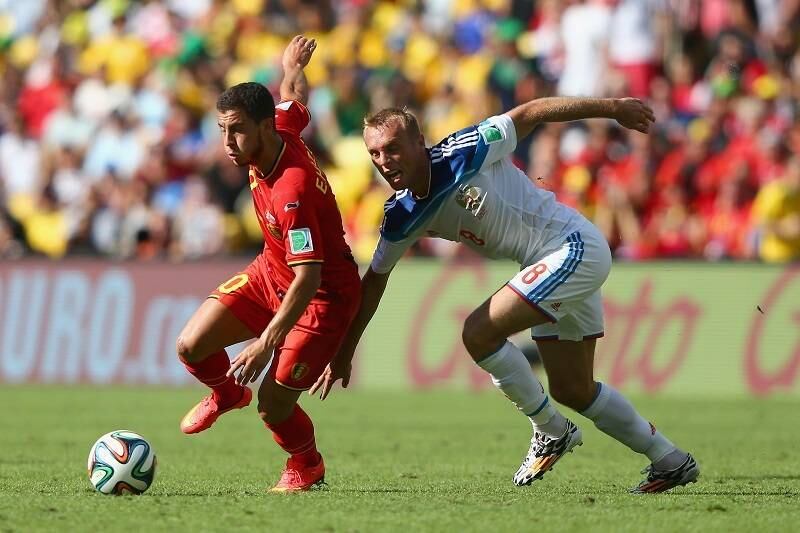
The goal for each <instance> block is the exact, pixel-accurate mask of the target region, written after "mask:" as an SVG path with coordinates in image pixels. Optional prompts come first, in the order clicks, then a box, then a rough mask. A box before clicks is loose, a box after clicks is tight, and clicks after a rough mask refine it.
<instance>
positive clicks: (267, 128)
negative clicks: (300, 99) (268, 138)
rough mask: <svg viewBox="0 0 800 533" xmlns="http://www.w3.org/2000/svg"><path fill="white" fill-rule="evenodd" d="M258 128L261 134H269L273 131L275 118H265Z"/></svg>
mask: <svg viewBox="0 0 800 533" xmlns="http://www.w3.org/2000/svg"><path fill="white" fill-rule="evenodd" d="M258 126H259V128H260V129H261V131H262V133H270V132H272V131H273V130H274V129H275V118H274V117H273V118H265V119H264V120H262V121H261V123H260V124H259V125H258Z"/></svg>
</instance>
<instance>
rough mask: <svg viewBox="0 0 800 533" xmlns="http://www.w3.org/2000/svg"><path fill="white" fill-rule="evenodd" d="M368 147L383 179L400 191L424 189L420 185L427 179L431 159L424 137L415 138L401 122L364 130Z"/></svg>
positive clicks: (373, 162) (365, 142)
mask: <svg viewBox="0 0 800 533" xmlns="http://www.w3.org/2000/svg"><path fill="white" fill-rule="evenodd" d="M364 144H366V145H367V151H368V152H369V155H370V157H371V158H372V164H373V165H375V168H377V169H378V172H380V174H381V176H383V179H385V180H386V182H387V183H388V184H389V185H390V186H391V187H392V189H394V190H396V191H402V190H403V189H412V190H414V189H417V188H420V187H419V186H417V187H415V185H418V182H421V181H423V180H427V177H428V174H427V168H426V167H427V165H428V158H427V156H426V153H425V141H424V140H423V139H422V136H421V135H420V136H419V137H418V138H412V136H411V135H409V134H408V132H406V131H405V129H404V128H403V125H402V124H401V123H400V122H399V121H396V122H391V123H389V124H386V125H384V126H380V127H368V128H366V129H365V130H364Z"/></svg>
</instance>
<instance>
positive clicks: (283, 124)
mask: <svg viewBox="0 0 800 533" xmlns="http://www.w3.org/2000/svg"><path fill="white" fill-rule="evenodd" d="M309 121H311V113H309V112H308V109H307V108H306V106H304V105H303V104H301V103H300V102H298V101H297V100H285V101H283V102H281V103H279V104H278V105H276V106H275V129H276V130H283V131H288V132H290V133H294V134H295V135H300V132H301V131H303V130H304V129H305V127H306V126H308V123H309Z"/></svg>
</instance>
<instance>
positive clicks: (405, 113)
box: [364, 107, 421, 138]
mask: <svg viewBox="0 0 800 533" xmlns="http://www.w3.org/2000/svg"><path fill="white" fill-rule="evenodd" d="M392 122H399V123H400V124H402V125H403V130H405V132H406V133H407V134H408V135H409V136H410V137H411V138H417V137H419V136H420V133H421V132H420V129H419V123H418V122H417V117H415V116H414V115H413V114H412V113H411V112H410V111H409V110H408V109H407V108H405V107H403V108H400V107H389V108H386V109H381V110H380V111H378V112H377V113H373V114H371V115H367V116H366V117H364V129H367V128H382V127H385V126H386V125H388V124H390V123H392Z"/></svg>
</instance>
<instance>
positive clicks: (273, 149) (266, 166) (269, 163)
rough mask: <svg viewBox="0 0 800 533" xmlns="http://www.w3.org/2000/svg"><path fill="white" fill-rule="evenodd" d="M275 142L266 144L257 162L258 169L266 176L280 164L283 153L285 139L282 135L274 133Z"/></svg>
mask: <svg viewBox="0 0 800 533" xmlns="http://www.w3.org/2000/svg"><path fill="white" fill-rule="evenodd" d="M274 136H275V137H274V139H273V142H272V143H271V145H270V146H269V147H267V146H265V147H264V150H263V152H262V154H261V155H260V156H259V158H258V159H257V160H256V162H255V165H254V166H255V167H256V170H258V172H259V173H261V175H262V176H264V178H268V177H269V176H270V175H271V174H272V172H273V171H274V170H275V167H276V166H277V164H278V160H279V159H280V157H281V154H282V153H283V147H284V141H283V138H281V136H280V135H278V134H277V133H274Z"/></svg>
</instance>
